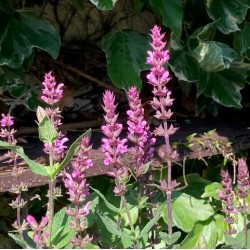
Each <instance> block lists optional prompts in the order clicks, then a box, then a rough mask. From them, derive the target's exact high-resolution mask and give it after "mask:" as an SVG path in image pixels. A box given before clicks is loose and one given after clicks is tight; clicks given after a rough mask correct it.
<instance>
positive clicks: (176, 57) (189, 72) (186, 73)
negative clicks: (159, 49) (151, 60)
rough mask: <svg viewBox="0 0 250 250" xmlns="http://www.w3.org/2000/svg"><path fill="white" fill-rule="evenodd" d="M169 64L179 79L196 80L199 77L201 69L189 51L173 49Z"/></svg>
mask: <svg viewBox="0 0 250 250" xmlns="http://www.w3.org/2000/svg"><path fill="white" fill-rule="evenodd" d="M170 54H171V57H170V60H169V66H170V68H171V70H172V71H173V72H174V74H175V76H176V77H178V79H179V80H183V81H187V82H194V81H197V80H198V79H199V76H200V69H199V67H198V65H197V63H196V61H195V60H194V59H193V58H192V57H191V55H190V54H189V53H188V52H187V51H183V50H181V51H180V50H177V51H171V53H170Z"/></svg>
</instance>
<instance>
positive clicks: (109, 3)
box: [90, 0, 117, 10]
mask: <svg viewBox="0 0 250 250" xmlns="http://www.w3.org/2000/svg"><path fill="white" fill-rule="evenodd" d="M90 2H91V3H93V4H94V5H95V6H96V8H97V9H99V10H112V9H113V8H114V5H115V3H116V2H117V0H90Z"/></svg>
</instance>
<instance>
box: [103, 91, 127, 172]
mask: <svg viewBox="0 0 250 250" xmlns="http://www.w3.org/2000/svg"><path fill="white" fill-rule="evenodd" d="M103 103H104V105H103V109H104V111H105V113H106V114H105V115H104V119H105V121H106V125H104V126H102V132H103V134H104V135H105V136H106V138H103V139H102V152H104V154H105V159H104V164H105V165H110V166H111V167H113V168H119V166H120V163H121V162H120V156H121V155H123V154H124V153H126V152H127V146H126V145H125V144H126V143H127V139H122V140H120V138H119V135H120V133H121V131H122V124H120V123H117V118H118V114H115V110H116V105H115V97H114V94H113V93H112V92H111V91H109V90H106V92H105V93H104V96H103Z"/></svg>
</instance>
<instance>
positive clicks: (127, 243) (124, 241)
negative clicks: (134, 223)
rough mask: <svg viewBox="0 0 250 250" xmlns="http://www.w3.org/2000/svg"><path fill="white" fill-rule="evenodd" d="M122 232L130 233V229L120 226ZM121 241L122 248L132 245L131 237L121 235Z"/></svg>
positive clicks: (128, 247) (129, 247)
mask: <svg viewBox="0 0 250 250" xmlns="http://www.w3.org/2000/svg"><path fill="white" fill-rule="evenodd" d="M122 232H123V233H125V234H127V235H131V230H129V229H127V228H125V227H123V228H122ZM121 242H122V245H123V248H124V249H131V248H132V246H133V243H134V242H133V240H132V239H128V238H126V237H121Z"/></svg>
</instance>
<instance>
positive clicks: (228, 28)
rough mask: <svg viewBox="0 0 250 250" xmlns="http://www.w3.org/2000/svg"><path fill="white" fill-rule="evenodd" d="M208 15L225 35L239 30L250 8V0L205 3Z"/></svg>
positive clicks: (211, 0) (214, 0) (222, 0)
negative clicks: (239, 25)
mask: <svg viewBox="0 0 250 250" xmlns="http://www.w3.org/2000/svg"><path fill="white" fill-rule="evenodd" d="M205 4H206V7H207V13H208V15H209V17H210V18H212V19H213V21H218V23H217V27H218V29H219V30H220V31H221V32H223V33H224V34H229V33H231V32H234V31H237V30H239V27H238V24H240V23H241V22H242V21H243V20H244V19H245V16H246V14H247V10H248V9H249V8H250V1H249V0H219V1H218V0H209V1H205Z"/></svg>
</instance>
